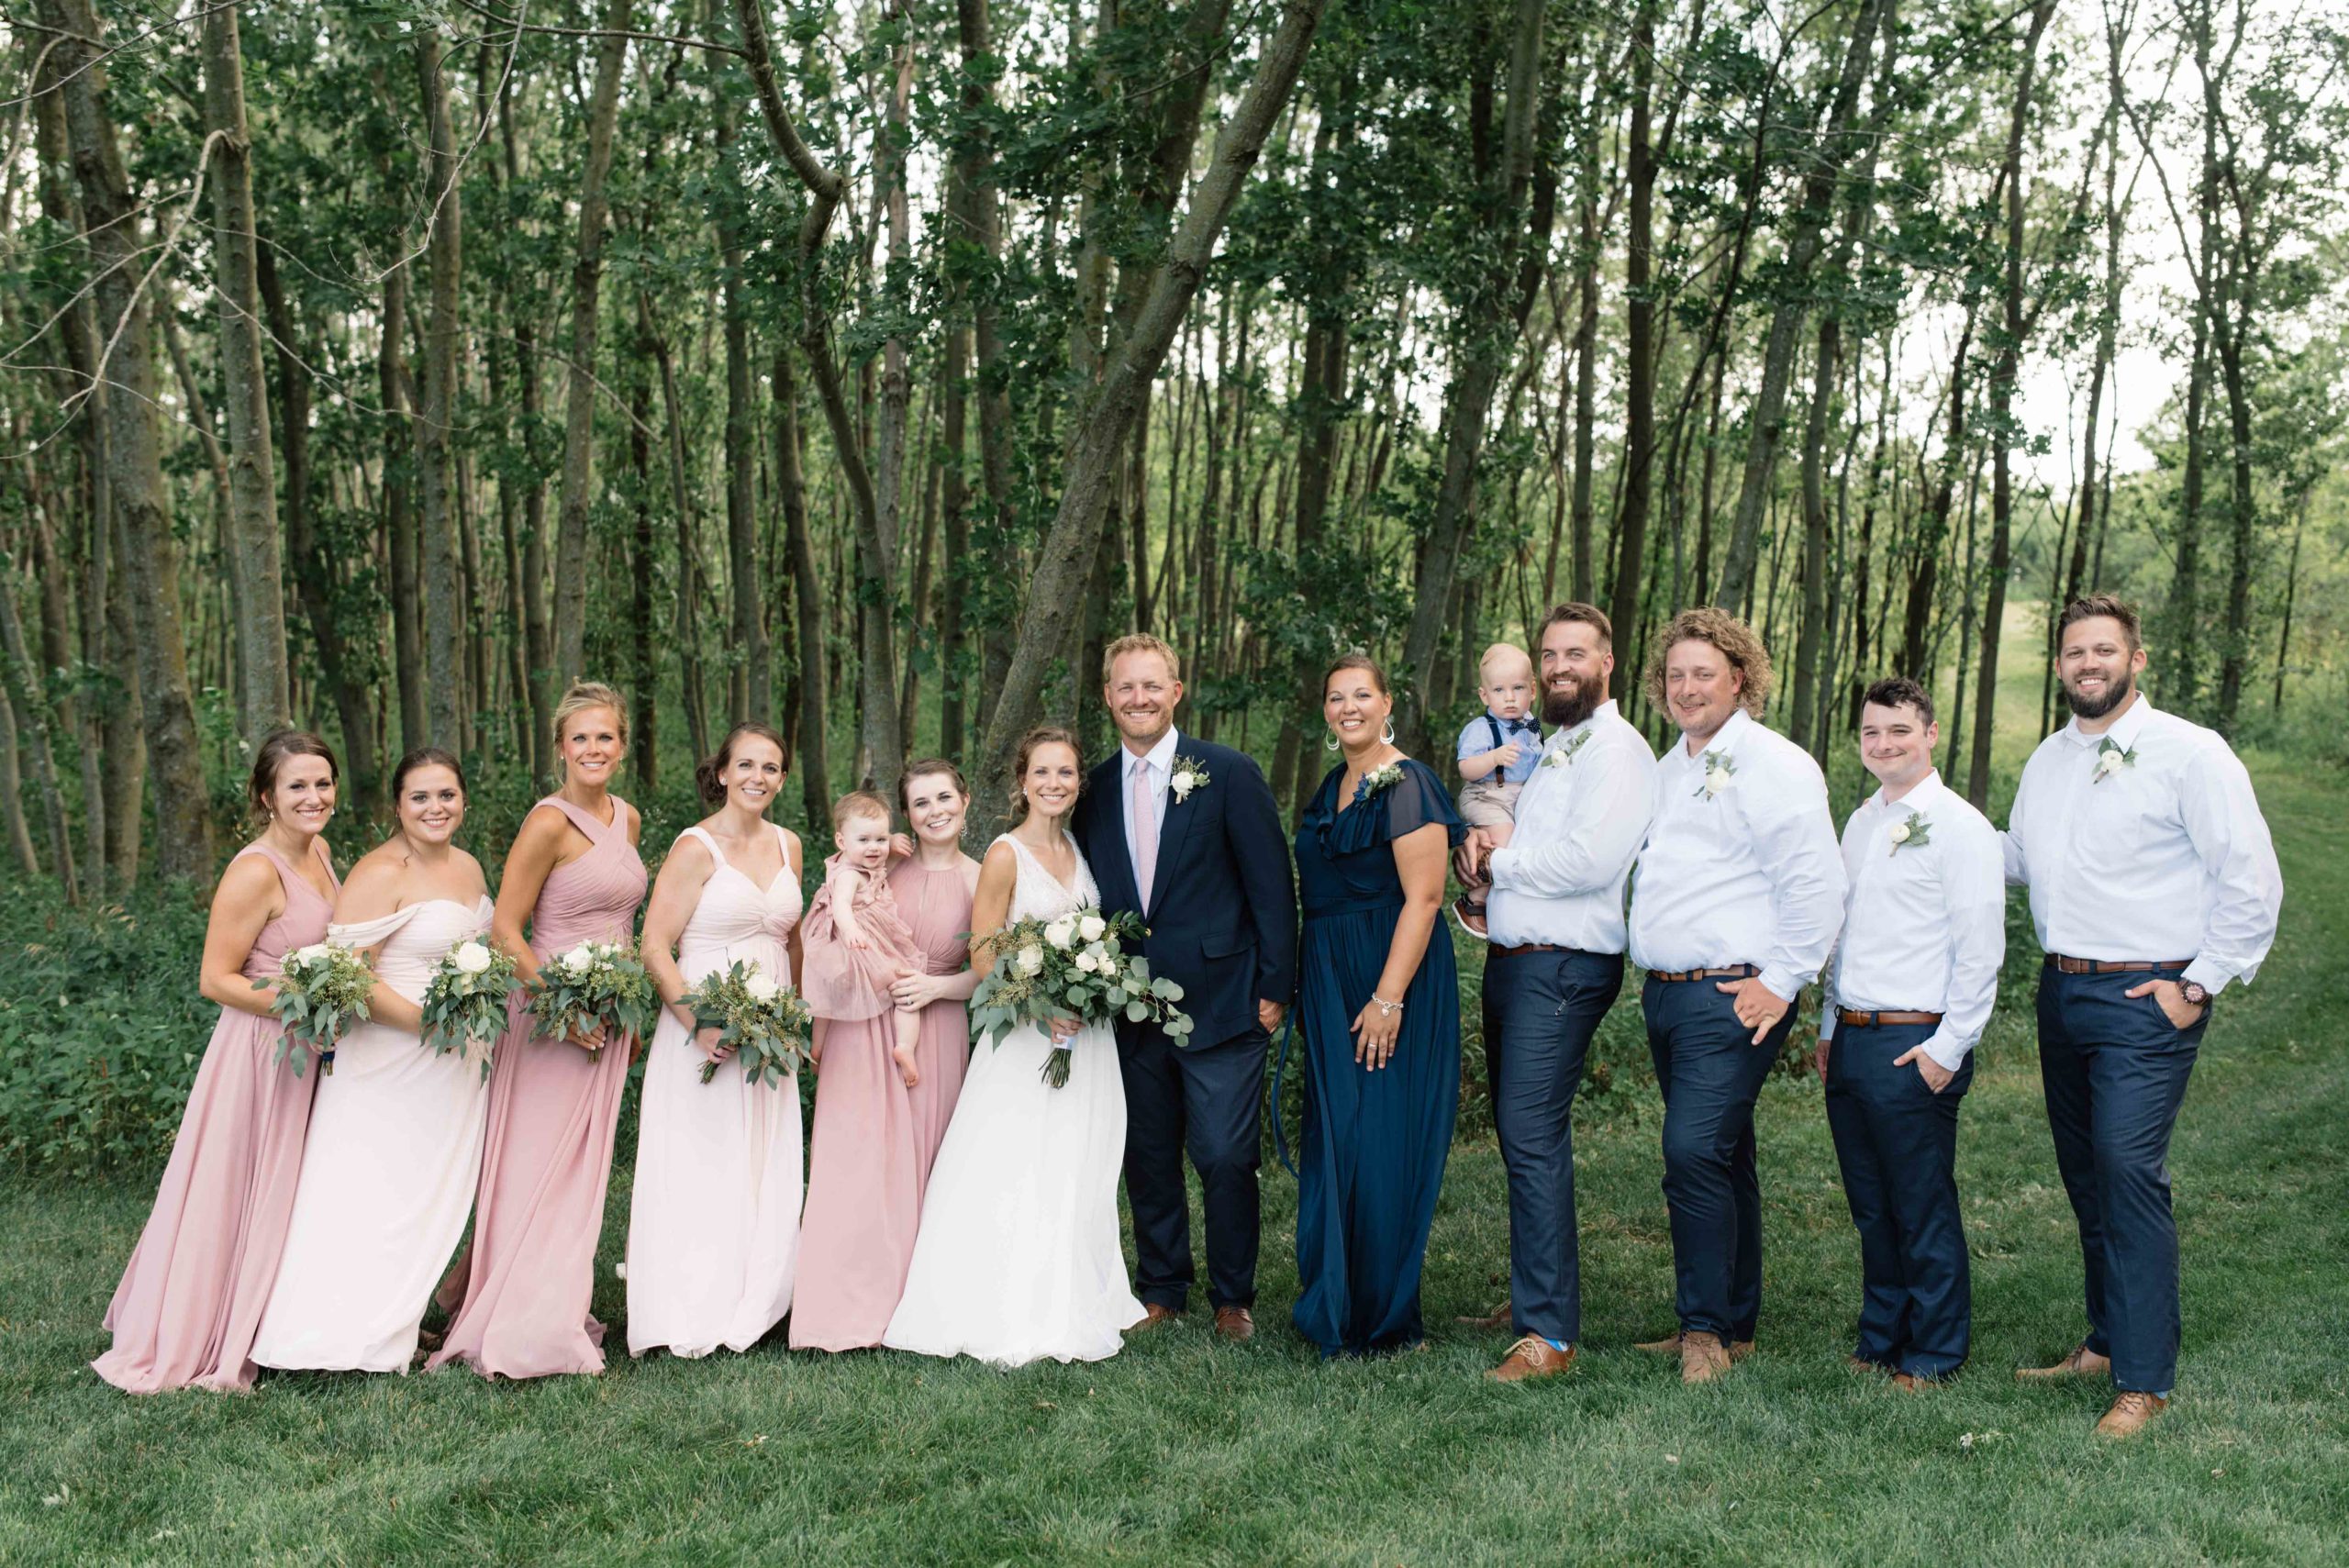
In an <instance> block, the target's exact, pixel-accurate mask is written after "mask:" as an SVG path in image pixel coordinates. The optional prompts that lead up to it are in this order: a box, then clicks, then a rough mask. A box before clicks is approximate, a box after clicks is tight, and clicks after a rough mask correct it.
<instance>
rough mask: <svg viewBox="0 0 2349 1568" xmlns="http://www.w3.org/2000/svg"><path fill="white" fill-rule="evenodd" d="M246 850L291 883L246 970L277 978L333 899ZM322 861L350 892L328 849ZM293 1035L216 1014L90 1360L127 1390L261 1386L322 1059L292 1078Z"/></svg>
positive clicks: (249, 1018)
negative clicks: (110, 1339)
mask: <svg viewBox="0 0 2349 1568" xmlns="http://www.w3.org/2000/svg"><path fill="white" fill-rule="evenodd" d="M247 855H260V856H261V857H262V858H263V859H265V860H267V861H268V862H270V863H271V864H272V865H273V866H274V867H275V868H276V870H277V880H278V881H279V882H280V883H281V884H284V889H285V911H284V914H282V915H280V916H278V917H276V918H275V919H273V920H272V921H270V922H269V923H268V924H267V925H265V926H263V927H262V929H261V934H260V935H259V936H257V937H255V938H254V939H253V947H252V951H251V952H250V953H248V954H246V955H245V963H244V970H243V973H244V976H245V978H246V979H248V980H269V979H273V978H275V976H276V974H277V965H278V961H279V960H281V959H283V958H284V956H285V955H286V954H287V953H288V952H291V951H293V950H294V949H295V948H298V947H307V946H308V945H309V944H310V943H312V942H315V941H317V940H320V939H321V938H323V937H324V936H325V935H326V934H327V921H328V917H329V916H330V915H331V914H332V913H333V911H334V906H333V904H332V902H331V901H330V900H328V899H327V898H324V897H321V896H320V895H319V893H318V890H317V888H315V887H313V886H311V885H310V883H309V879H308V878H306V877H305V876H303V875H301V874H300V873H298V872H296V871H295V868H294V866H293V864H292V863H291V862H288V861H287V860H286V859H285V857H284V856H283V855H281V854H279V853H278V852H277V851H275V850H273V849H271V848H270V847H269V846H268V845H266V844H249V845H247V846H246V847H245V848H244V849H242V850H240V851H238V853H237V858H238V859H239V860H242V859H243V858H244V857H245V856H247ZM318 858H319V859H320V860H321V861H324V862H326V870H327V880H328V882H329V883H331V884H333V885H334V886H335V887H336V888H337V889H338V890H340V887H341V886H342V884H341V883H340V881H337V880H336V878H335V874H334V862H333V861H332V860H331V859H330V858H329V857H328V856H327V855H326V854H325V852H324V851H323V848H321V851H320V852H319V855H318ZM283 1037H284V1028H283V1027H282V1026H281V1025H280V1024H279V1023H278V1021H277V1020H276V1019H275V1018H259V1017H256V1016H254V1015H253V1014H251V1013H245V1012H239V1011H238V1010H237V1009H236V1008H234V1007H223V1008H221V1009H220V1022H219V1023H218V1024H217V1025H216V1026H215V1027H214V1029H213V1030H212V1043H211V1044H209V1045H207V1046H206V1047H205V1049H204V1062H203V1065H202V1066H200V1067H198V1068H197V1069H196V1073H195V1087H194V1088H193V1089H191V1090H189V1092H188V1096H187V1109H186V1111H185V1112H184V1113H183V1114H182V1116H181V1118H180V1130H179V1136H178V1138H177V1139H176V1140H174V1141H173V1144H172V1157H171V1162H170V1163H169V1164H167V1165H165V1166H164V1168H163V1182H162V1185H161V1187H159V1188H158V1189H157V1190H156V1193H155V1207H154V1208H153V1210H152V1211H151V1212H150V1214H149V1215H148V1217H147V1228H146V1229H145V1230H143V1231H141V1232H140V1233H139V1245H138V1247H137V1248H136V1249H135V1250H133V1251H132V1252H131V1254H130V1262H129V1265H128V1267H126V1268H125V1269H124V1270H123V1271H122V1283H121V1284H119V1285H117V1287H116V1289H115V1293H114V1300H113V1301H112V1303H111V1304H109V1305H108V1306H107V1307H106V1328H107V1329H111V1330H113V1333H114V1348H113V1349H111V1350H109V1351H106V1353H105V1354H104V1355H102V1356H100V1357H99V1358H98V1359H97V1360H95V1361H94V1362H91V1363H90V1366H91V1368H92V1370H94V1371H95V1372H96V1373H97V1374H98V1375H99V1376H100V1377H103V1378H105V1379H106V1381H107V1382H108V1383H111V1384H113V1385H115V1386H116V1387H117V1388H119V1389H122V1390H124V1391H125V1392H126V1393H130V1394H152V1393H155V1392H156V1391H157V1390H159V1389H164V1388H184V1387H190V1386H194V1387H201V1388H218V1389H228V1390H237V1389H244V1388H250V1387H251V1386H252V1381H253V1370H254V1369H253V1362H252V1357H251V1354H250V1351H251V1350H252V1343H253V1332H254V1330H255V1329H258V1328H260V1327H261V1314H262V1307H264V1306H265V1305H267V1303H268V1301H269V1287H270V1284H271V1282H272V1281H273V1280H274V1279H275V1278H276V1277H277V1260H278V1256H279V1254H280V1253H282V1252H283V1251H284V1248H285V1227H286V1224H287V1222H288V1221H289V1220H290V1219H291V1218H293V1213H294V1184H295V1178H296V1177H297V1176H299V1175H300V1174H301V1171H302V1143H303V1137H304V1133H305V1130H306V1129H307V1128H308V1127H309V1124H310V1096H311V1095H312V1094H313V1093H315V1092H316V1089H317V1083H318V1073H317V1070H316V1069H315V1068H314V1067H311V1066H309V1065H307V1064H306V1065H305V1066H304V1069H303V1072H302V1075H301V1076H300V1077H296V1076H295V1073H294V1066H293V1063H292V1062H280V1061H278V1060H277V1048H278V1041H279V1040H281V1039H282V1038H283Z"/></svg>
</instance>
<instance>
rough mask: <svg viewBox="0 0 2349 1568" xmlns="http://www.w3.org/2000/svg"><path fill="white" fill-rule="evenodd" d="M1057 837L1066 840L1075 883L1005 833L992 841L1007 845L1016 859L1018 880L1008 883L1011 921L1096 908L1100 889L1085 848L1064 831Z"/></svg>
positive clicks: (1099, 898) (1054, 915)
mask: <svg viewBox="0 0 2349 1568" xmlns="http://www.w3.org/2000/svg"><path fill="white" fill-rule="evenodd" d="M1061 837H1062V838H1063V839H1064V840H1067V843H1068V847H1069V852H1070V853H1072V854H1074V856H1075V857H1076V885H1074V887H1072V886H1070V885H1069V884H1067V883H1064V882H1063V881H1062V880H1061V879H1060V878H1059V877H1056V876H1054V875H1053V874H1052V873H1051V872H1049V871H1046V870H1045V869H1044V862H1041V861H1040V860H1038V859H1037V858H1036V857H1035V855H1034V854H1033V853H1032V852H1030V850H1029V848H1028V846H1027V845H1025V844H1023V843H1021V842H1020V841H1019V840H1017V839H1015V838H1013V837H1012V836H1011V835H1010V834H1008V833H1006V834H1004V835H1003V836H1002V837H1001V838H999V839H997V840H996V843H998V844H1009V845H1010V846H1011V853H1012V857H1013V858H1014V859H1015V860H1017V861H1018V862H1019V880H1018V881H1016V882H1014V883H1013V884H1011V913H1010V916H1009V918H1011V919H1013V920H1057V919H1059V918H1060V917H1062V916H1063V915H1065V914H1067V913H1068V912H1069V911H1070V910H1072V909H1084V908H1097V907H1098V906H1100V903H1101V889H1100V888H1099V887H1098V886H1097V885H1096V884H1094V881H1093V868H1092V867H1091V866H1089V865H1087V864H1085V851H1082V850H1080V849H1078V848H1077V847H1076V840H1074V839H1073V838H1070V837H1069V835H1068V834H1067V832H1066V831H1065V830H1063V833H1062V835H1061Z"/></svg>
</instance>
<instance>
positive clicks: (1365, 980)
mask: <svg viewBox="0 0 2349 1568" xmlns="http://www.w3.org/2000/svg"><path fill="white" fill-rule="evenodd" d="M1402 772H1403V776H1402V778H1401V779H1400V780H1399V781H1398V782H1397V783H1396V784H1394V785H1393V786H1392V787H1391V788H1389V789H1386V790H1385V791H1383V792H1381V793H1380V794H1378V795H1371V796H1368V797H1366V798H1365V797H1363V796H1360V795H1357V796H1356V798H1355V799H1354V801H1353V804H1351V805H1349V806H1347V807H1346V809H1345V810H1343V811H1340V810H1339V809H1338V784H1339V781H1340V780H1341V779H1342V778H1343V777H1344V775H1345V769H1344V767H1343V766H1342V765H1341V766H1339V767H1336V768H1332V769H1330V776H1329V777H1327V778H1325V779H1323V780H1322V781H1321V787H1320V788H1319V790H1318V791H1316V792H1315V794H1314V796H1313V799H1312V802H1311V804H1309V805H1308V806H1306V808H1305V815H1304V817H1303V818H1302V819H1301V820H1300V821H1299V823H1298V825H1297V892H1298V895H1299V898H1300V902H1302V903H1303V905H1304V906H1305V928H1304V932H1303V935H1302V938H1301V940H1300V942H1299V945H1298V948H1297V959H1298V962H1297V975H1298V990H1299V996H1298V1006H1297V1029H1298V1031H1299V1033H1300V1035H1301V1036H1302V1040H1303V1044H1304V1047H1305V1127H1304V1139H1303V1141H1302V1143H1301V1145H1300V1147H1299V1149H1298V1158H1297V1307H1296V1308H1295V1309H1294V1311H1293V1312H1292V1313H1291V1318H1292V1319H1293V1321H1295V1323H1296V1324H1297V1332H1298V1333H1300V1334H1303V1335H1304V1336H1305V1337H1306V1338H1307V1339H1308V1340H1312V1341H1313V1342H1314V1343H1315V1344H1317V1345H1319V1346H1320V1347H1321V1351H1322V1353H1323V1354H1324V1355H1364V1354H1370V1353H1375V1352H1378V1351H1394V1350H1401V1349H1404V1348H1406V1347H1408V1346H1410V1345H1414V1344H1417V1343H1418V1342H1419V1340H1420V1339H1422V1338H1423V1337H1424V1335H1425V1329H1424V1327H1423V1325H1422V1323H1421V1321H1420V1317H1419V1272H1420V1267H1421V1265H1422V1263H1423V1262H1425V1260H1426V1257H1427V1250H1428V1231H1429V1229H1430V1228H1431V1226H1432V1225H1433V1224H1434V1221H1435V1202H1436V1194H1437V1191H1438V1189H1440V1188H1441V1187H1442V1185H1443V1167H1444V1160H1445V1157H1446V1156H1447V1155H1448V1154H1449V1153H1450V1152H1451V1150H1452V1125H1453V1118H1454V1116H1455V1114H1456V1113H1457V1111H1458V1109H1459V1105H1460V983H1459V975H1458V971H1457V968H1456V965H1455V962H1454V961H1453V953H1452V942H1451V940H1450V936H1449V934H1448V933H1447V932H1446V931H1445V930H1444V929H1443V925H1442V921H1440V920H1439V921H1438V922H1437V924H1436V928H1435V930H1434V932H1433V934H1431V936H1430V937H1429V939H1428V947H1427V952H1426V954H1425V955H1424V956H1423V957H1421V958H1420V960H1419V970H1418V972H1417V973H1414V974H1413V975H1412V976H1411V983H1410V985H1409V986H1408V988H1407V989H1406V990H1405V991H1404V993H1403V996H1402V1001H1403V1027H1402V1031H1401V1032H1400V1033H1399V1034H1398V1035H1397V1037H1396V1040H1395V1054H1394V1056H1393V1057H1392V1058H1391V1059H1390V1060H1389V1061H1388V1062H1387V1064H1386V1066H1385V1067H1383V1068H1381V1069H1379V1070H1378V1071H1377V1072H1375V1073H1372V1072H1368V1071H1365V1070H1364V1068H1363V1067H1361V1066H1360V1065H1359V1064H1357V1063H1356V1062H1355V1061H1354V1037H1353V1021H1354V1019H1355V1018H1357V1017H1358V1016H1360V1014H1361V1012H1362V1010H1363V1008H1364V1006H1367V1005H1368V1004H1369V1002H1370V995H1371V992H1372V991H1373V990H1375V989H1376V987H1377V984H1378V977H1379V973H1380V972H1381V971H1383V970H1384V969H1385V968H1386V950H1387V948H1388V946H1389V944H1390V943H1392V942H1393V940H1394V938H1395V926H1396V922H1397V918H1398V917H1399V916H1400V915H1401V913H1402V909H1403V883H1402V878H1401V877H1400V876H1399V875H1398V874H1397V872H1396V869H1395V848H1394V841H1395V840H1397V839H1399V838H1401V837H1402V836H1403V835H1404V834H1406V833H1408V832H1410V831H1412V830H1413V829H1415V828H1423V827H1425V826H1427V825H1428V824H1429V823H1431V822H1440V823H1442V824H1443V828H1444V832H1445V835H1446V837H1447V838H1448V839H1449V840H1450V841H1451V842H1452V843H1453V844H1457V843H1459V842H1460V840H1462V839H1464V838H1465V837H1466V836H1467V825H1466V824H1465V823H1464V822H1463V821H1462V820H1461V818H1460V814H1459V813H1458V812H1457V811H1456V810H1454V809H1453V804H1452V798H1451V796H1450V795H1448V794H1447V793H1446V792H1445V790H1444V788H1443V784H1442V781H1441V780H1439V779H1438V778H1437V777H1436V775H1435V774H1434V773H1432V772H1431V771H1430V770H1429V769H1428V768H1427V766H1426V765H1425V764H1423V763H1420V762H1412V761H1410V760H1408V759H1406V760H1405V761H1404V762H1403V763H1402Z"/></svg>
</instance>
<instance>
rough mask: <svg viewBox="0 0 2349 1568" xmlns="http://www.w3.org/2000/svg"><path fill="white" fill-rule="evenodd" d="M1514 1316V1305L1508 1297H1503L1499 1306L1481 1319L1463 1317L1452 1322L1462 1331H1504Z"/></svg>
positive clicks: (1515, 1313) (1515, 1314)
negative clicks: (1462, 1329)
mask: <svg viewBox="0 0 2349 1568" xmlns="http://www.w3.org/2000/svg"><path fill="white" fill-rule="evenodd" d="M1516 1316H1517V1312H1516V1308H1515V1307H1514V1305H1513V1304H1512V1303H1511V1302H1510V1301H1509V1298H1508V1296H1502V1297H1501V1304H1500V1305H1499V1306H1498V1307H1495V1308H1493V1310H1491V1311H1490V1312H1487V1313H1486V1314H1485V1315H1484V1316H1483V1317H1481V1318H1471V1317H1467V1316H1465V1315H1464V1316H1461V1317H1458V1318H1453V1322H1454V1323H1457V1324H1459V1325H1460V1326H1461V1327H1462V1328H1464V1329H1506V1328H1508V1326H1509V1324H1510V1322H1511V1321H1512V1320H1513V1319H1514V1318H1516Z"/></svg>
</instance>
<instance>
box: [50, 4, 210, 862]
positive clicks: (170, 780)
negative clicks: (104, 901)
mask: <svg viewBox="0 0 2349 1568" xmlns="http://www.w3.org/2000/svg"><path fill="white" fill-rule="evenodd" d="M41 17H42V20H43V21H44V22H46V23H47V24H48V25H49V26H50V28H53V29H55V30H56V32H57V33H58V34H59V35H61V36H60V37H59V38H58V39H57V40H56V49H55V53H54V60H55V65H56V70H57V73H58V77H59V79H60V80H61V81H62V82H63V83H64V88H65V119H66V130H67V136H68V139H69V141H70V144H71V149H72V163H73V173H74V179H75V182H76V183H78V185H79V186H80V188H81V193H82V215H83V222H84V224H85V226H86V228H85V231H84V235H83V239H84V241H85V243H86V244H87V245H88V247H89V250H90V259H91V261H92V264H93V269H94V272H95V275H96V278H97V301H98V315H99V318H100V319H101V320H105V321H111V322H114V323H116V324H117V326H116V328H115V330H116V333H117V337H116V340H115V343H114V348H113V352H112V355H111V357H110V359H109V360H108V361H106V362H105V363H103V364H101V365H100V366H98V367H97V370H98V373H99V374H100V375H101V376H102V377H103V378H104V379H105V380H106V382H108V383H109V384H111V386H112V389H113V395H111V396H109V397H107V398H106V402H105V417H106V425H107V432H106V435H107V439H106V461H107V462H108V464H109V466H110V469H111V472H110V473H109V475H108V480H109V484H110V485H111V488H112V491H113V498H114V510H115V516H116V518H117V522H118V524H119V526H120V528H121V540H122V543H123V545H124V547H125V548H124V550H123V552H122V562H123V566H124V584H123V585H124V587H125V589H126V590H127V596H128V602H132V603H135V604H136V605H137V606H138V613H137V615H136V616H135V617H128V616H127V617H126V618H127V619H129V620H130V622H131V628H130V629H131V630H132V632H133V634H134V635H135V638H136V646H137V648H138V651H139V698H140V706H141V709H142V717H143V722H144V726H145V731H146V735H145V739H146V743H147V754H148V756H147V760H148V766H149V768H150V771H151V772H152V773H153V775H154V781H155V788H156V790H157V791H158V793H159V795H161V798H162V799H164V800H166V801H168V802H170V803H171V806H170V809H169V810H165V811H161V812H158V813H157V814H156V834H155V841H156V851H157V854H156V865H157V869H158V870H159V871H161V873H162V874H163V875H165V876H167V877H190V878H195V877H206V876H209V875H211V874H212V871H213V864H212V816H211V812H210V810H209V808H208V806H207V804H206V793H205V783H204V760H203V754H202V751H201V748H200V745H199V742H198V740H197V736H196V728H195V702H194V699H193V697H192V696H191V695H190V693H189V690H188V679H187V655H186V651H185V643H184V640H183V638H182V629H181V624H180V583H179V549H178V545H177V543H176V542H175V540H174V539H173V533H172V513H171V492H170V489H169V488H168V486H167V485H166V484H165V483H164V480H163V460H162V447H161V439H160V437H159V434H158V431H157V429H156V417H155V410H156V406H157V404H156V391H157V388H156V386H155V374H154V343H153V336H152V333H153V328H152V323H151V321H150V315H149V306H148V303H147V301H146V300H145V298H144V297H143V296H142V295H140V293H139V278H140V276H141V274H142V273H143V272H144V271H145V269H144V267H142V266H141V264H140V261H141V258H142V256H143V255H144V246H143V242H142V235H143V230H144V226H143V225H142V224H141V223H140V221H139V217H140V207H139V202H138V200H137V198H136V197H135V196H134V195H132V192H131V189H130V179H129V175H128V172H126V171H125V169H124V166H123V161H122V154H121V151H120V150H119V148H118V147H117V140H116V135H115V126H114V121H113V119H112V117H111V116H110V115H109V113H108V111H107V106H106V71H105V68H104V66H103V65H102V64H101V63H100V61H101V59H102V58H103V57H102V52H101V51H102V50H103V48H104V46H103V45H102V44H101V42H100V41H99V31H98V22H97V17H95V15H94V14H93V12H92V10H91V7H90V4H89V0H41ZM119 765H120V763H119V762H117V766H119ZM128 830H129V831H130V832H132V833H133V834H134V835H135V833H136V826H135V818H134V821H133V823H132V824H131V825H129V827H128ZM117 880H118V881H119V884H120V885H121V886H123V887H125V888H127V887H128V879H127V878H126V879H117Z"/></svg>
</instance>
